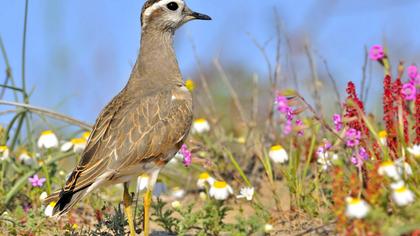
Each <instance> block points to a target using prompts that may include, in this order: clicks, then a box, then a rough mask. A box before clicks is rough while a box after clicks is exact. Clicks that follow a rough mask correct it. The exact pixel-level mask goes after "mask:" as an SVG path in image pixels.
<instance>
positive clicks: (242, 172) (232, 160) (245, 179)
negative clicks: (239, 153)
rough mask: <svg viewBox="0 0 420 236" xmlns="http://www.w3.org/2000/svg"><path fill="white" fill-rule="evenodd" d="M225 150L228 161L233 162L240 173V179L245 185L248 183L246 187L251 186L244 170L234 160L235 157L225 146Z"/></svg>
mask: <svg viewBox="0 0 420 236" xmlns="http://www.w3.org/2000/svg"><path fill="white" fill-rule="evenodd" d="M225 152H226V153H227V155H228V157H229V159H230V161H231V162H232V163H233V165H234V166H235V168H236V170H237V171H238V172H239V174H240V175H241V177H242V179H243V180H244V181H245V183H246V185H248V187H252V184H251V182H250V181H249V179H248V178H247V177H246V175H245V173H244V171H243V170H242V168H241V167H240V166H239V164H238V162H237V161H236V160H235V157H233V155H232V153H231V152H230V151H229V150H227V149H226V148H225Z"/></svg>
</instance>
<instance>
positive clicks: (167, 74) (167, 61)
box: [131, 28, 182, 87]
mask: <svg viewBox="0 0 420 236" xmlns="http://www.w3.org/2000/svg"><path fill="white" fill-rule="evenodd" d="M173 36H174V34H173V32H172V31H158V30H156V29H152V28H146V29H143V31H142V36H141V46H140V53H139V56H138V58H137V61H136V64H135V66H134V68H133V73H132V76H131V77H132V80H136V82H138V83H139V85H140V86H142V87H148V86H149V85H150V86H155V85H156V84H160V85H162V84H165V85H169V84H179V83H182V76H181V72H180V70H179V66H178V61H177V59H176V56H175V51H174V48H173Z"/></svg>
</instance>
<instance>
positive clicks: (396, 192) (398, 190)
mask: <svg viewBox="0 0 420 236" xmlns="http://www.w3.org/2000/svg"><path fill="white" fill-rule="evenodd" d="M391 188H392V189H393V191H392V194H391V197H392V199H393V200H394V202H395V203H396V204H397V205H398V206H405V205H408V204H410V203H412V202H414V199H415V197H414V194H413V192H412V191H411V190H410V189H408V188H407V187H406V186H405V184H404V182H403V181H399V182H397V183H393V184H391Z"/></svg>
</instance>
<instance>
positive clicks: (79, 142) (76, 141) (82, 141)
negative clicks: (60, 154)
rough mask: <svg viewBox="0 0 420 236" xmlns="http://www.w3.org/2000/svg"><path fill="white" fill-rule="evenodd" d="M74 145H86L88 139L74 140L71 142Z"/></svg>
mask: <svg viewBox="0 0 420 236" xmlns="http://www.w3.org/2000/svg"><path fill="white" fill-rule="evenodd" d="M71 143H72V144H85V143H86V139H83V138H74V139H72V140H71Z"/></svg>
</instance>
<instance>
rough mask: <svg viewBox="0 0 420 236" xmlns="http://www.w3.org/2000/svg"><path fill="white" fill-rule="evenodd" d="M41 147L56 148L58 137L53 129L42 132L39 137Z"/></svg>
mask: <svg viewBox="0 0 420 236" xmlns="http://www.w3.org/2000/svg"><path fill="white" fill-rule="evenodd" d="M38 147H39V148H55V147H58V138H57V136H56V135H55V134H54V133H53V132H52V131H51V130H46V131H43V132H42V133H41V136H40V137H39V139H38Z"/></svg>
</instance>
